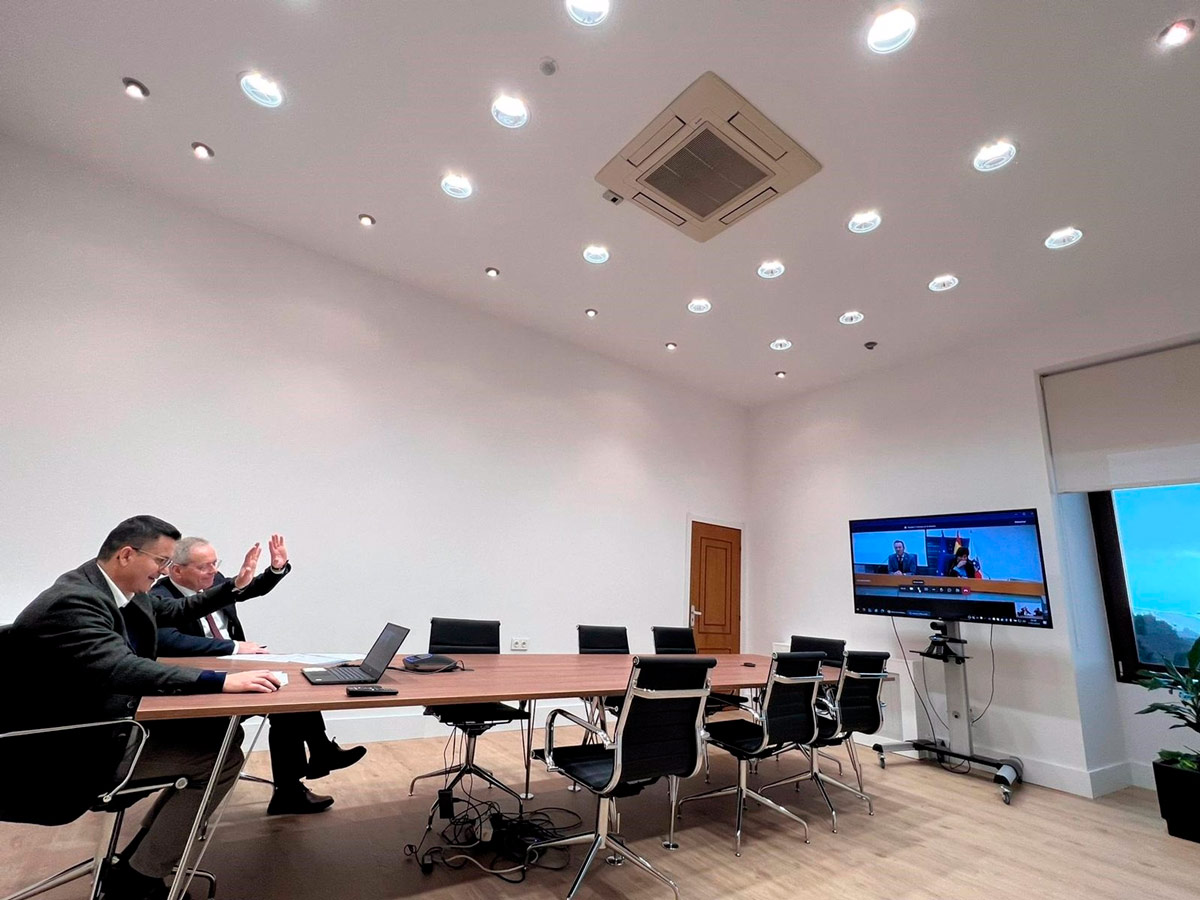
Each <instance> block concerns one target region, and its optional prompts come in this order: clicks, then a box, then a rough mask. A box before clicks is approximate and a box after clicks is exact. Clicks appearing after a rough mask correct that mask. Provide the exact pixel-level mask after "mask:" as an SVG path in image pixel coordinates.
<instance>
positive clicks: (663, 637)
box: [650, 625, 696, 656]
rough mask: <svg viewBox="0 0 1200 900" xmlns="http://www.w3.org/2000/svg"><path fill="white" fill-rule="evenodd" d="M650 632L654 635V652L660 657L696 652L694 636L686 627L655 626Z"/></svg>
mask: <svg viewBox="0 0 1200 900" xmlns="http://www.w3.org/2000/svg"><path fill="white" fill-rule="evenodd" d="M650 630H651V631H652V632H653V633H654V652H655V653H657V654H659V655H660V656H662V655H665V654H673V653H695V652H696V635H695V634H693V633H692V629H690V628H687V627H686V626H679V625H655V626H654V627H653V628H651V629H650Z"/></svg>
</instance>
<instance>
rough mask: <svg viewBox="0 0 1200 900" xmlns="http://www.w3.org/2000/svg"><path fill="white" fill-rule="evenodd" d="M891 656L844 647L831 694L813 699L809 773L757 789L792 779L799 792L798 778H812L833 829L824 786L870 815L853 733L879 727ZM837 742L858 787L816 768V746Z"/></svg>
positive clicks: (833, 814) (870, 731)
mask: <svg viewBox="0 0 1200 900" xmlns="http://www.w3.org/2000/svg"><path fill="white" fill-rule="evenodd" d="M890 656H891V654H889V653H885V652H881V651H880V652H876V651H867V650H847V651H846V655H845V657H844V658H843V661H842V670H841V674H840V675H839V676H838V682H837V689H836V690H835V692H834V695H833V697H832V698H828V697H820V698H818V699H817V725H818V735H817V738H816V740H814V741H813V742H812V745H811V748H808V750H807V752H808V758H809V763H810V765H809V769H808V771H807V772H801V773H800V774H799V775H792V776H790V777H788V778H781V779H780V780H779V781H773V782H771V783H770V784H765V785H763V786H762V787H761V788H760V790H762V791H767V790H770V789H771V788H775V787H779V786H781V785H784V784H792V783H795V785H796V790H799V789H800V782H801V781H805V780H807V781H812V782H813V783H814V784H816V786H817V789H818V790H819V791H820V792H821V796H822V797H823V798H824V799H825V804H826V805H827V806H828V807H829V814H830V817H831V820H832V825H833V831H834V833H836V832H837V810H836V809H835V808H834V805H833V801H832V800H831V799H830V798H829V792H828V791H827V790H826V789H825V786H826V785H830V786H832V787H836V788H841V789H842V790H844V791H849V792H850V793H851V794H853V795H854V796H856V797H858V798H859V799H860V800H865V801H866V803H867V814H868V815H872V816H873V815H875V804H874V803H873V802H872V801H871V798H870V797H869V796H867V794H866V793H865V791H864V788H863V771H862V764H861V763H860V762H859V760H858V751H857V749H856V748H855V745H854V735H855V734H874V733H875V732H876V731H878V730H879V728H880V726H882V725H883V703H882V702H881V701H880V696H879V695H880V692H881V691H882V689H883V682H884V680H885V679H886V678H887V676H888V672H887V661H888V659H889V658H890ZM838 744H844V745H845V747H846V752H847V754H848V756H849V757H850V765H851V766H852V767H853V769H854V775H855V778H856V779H857V782H858V788H857V789H856V788H853V787H851V786H850V785H848V784H846V783H845V782H842V781H838V780H837V779H836V778H833V777H831V776H829V775H826V774H825V773H824V772H822V771H821V753H820V748H822V747H833V746H836V745H838Z"/></svg>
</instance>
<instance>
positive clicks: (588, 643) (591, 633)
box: [576, 625, 629, 654]
mask: <svg viewBox="0 0 1200 900" xmlns="http://www.w3.org/2000/svg"><path fill="white" fill-rule="evenodd" d="M576 627H577V628H578V629H579V652H580V653H612V654H624V653H629V633H628V632H627V631H626V630H625V626H624V625H579V626H576Z"/></svg>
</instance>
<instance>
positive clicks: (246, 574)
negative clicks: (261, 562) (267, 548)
mask: <svg viewBox="0 0 1200 900" xmlns="http://www.w3.org/2000/svg"><path fill="white" fill-rule="evenodd" d="M260 553H262V547H260V546H259V545H258V544H255V545H254V546H253V547H251V548H250V549H249V550H248V551H247V552H246V559H245V561H244V562H243V563H242V568H241V569H240V570H239V571H238V573H237V577H236V578H234V579H233V586H234V587H235V588H237V589H238V590H239V591H240V590H241V589H242V588H244V587H245V586H246V585H248V584H249V583H250V582H251V581H252V580H253V578H254V573H255V572H257V571H258V556H259V554H260Z"/></svg>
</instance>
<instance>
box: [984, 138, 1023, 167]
mask: <svg viewBox="0 0 1200 900" xmlns="http://www.w3.org/2000/svg"><path fill="white" fill-rule="evenodd" d="M1016 155H1017V148H1016V145H1015V144H1012V143H1010V142H1009V141H996V143H994V144H987V145H986V146H983V147H980V148H979V152H978V153H976V154H975V163H974V164H975V168H976V169H977V170H978V171H980V172H995V171H996V170H997V169H1003V168H1004V167H1005V166H1007V165H1008V164H1009V163H1010V162H1012V161H1013V157H1014V156H1016Z"/></svg>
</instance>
